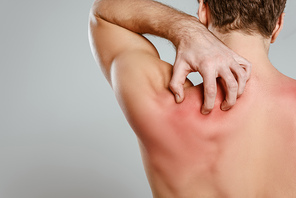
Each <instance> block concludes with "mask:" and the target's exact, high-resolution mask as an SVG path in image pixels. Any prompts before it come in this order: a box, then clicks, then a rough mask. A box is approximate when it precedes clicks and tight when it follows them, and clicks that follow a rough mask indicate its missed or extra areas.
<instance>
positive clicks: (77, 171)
mask: <svg viewBox="0 0 296 198" xmlns="http://www.w3.org/2000/svg"><path fill="white" fill-rule="evenodd" d="M162 2H164V3H166V4H170V5H171V6H173V7H177V8H178V9H180V10H183V11H185V12H187V13H190V14H192V15H196V14H195V13H196V11H197V2H196V1H195V0H162ZM92 3H93V1H92V0H84V1H82V0H77V1H73V0H51V1H45V0H26V1H22V0H1V2H0V25H1V27H0V28H1V31H0V56H1V58H0V91H1V92H0V93H1V95H0V197H1V198H117V197H120V198H151V197H152V195H151V192H150V188H149V184H148V182H147V181H146V176H145V172H144V169H143V166H142V161H141V156H140V152H139V149H138V144H137V139H136V136H135V135H134V134H133V131H132V130H131V129H130V127H129V125H128V124H127V122H126V120H125V118H124V116H123V114H122V113H121V110H120V108H119V106H118V104H117V102H116V100H115V97H114V95H113V92H112V90H111V88H110V87H109V84H108V83H107V81H106V80H105V78H104V77H103V75H102V73H101V71H100V69H99V68H98V66H97V65H96V63H95V61H94V59H93V57H92V54H91V51H90V47H89V43H88V30H87V28H88V14H89V9H90V7H91V5H92ZM295 11H296V3H295V1H293V0H288V4H287V10H286V13H287V15H286V25H285V29H284V30H283V32H282V34H281V35H280V37H279V39H278V41H277V43H276V44H274V45H272V48H271V51H270V58H271V60H272V62H273V64H274V65H275V66H276V67H277V68H278V70H280V71H281V72H282V73H284V74H286V75H288V76H290V77H292V78H296V64H295V57H296V56H295V55H296V53H295V51H296V47H295V45H296V23H295V19H296V14H295V13H296V12H295ZM148 38H149V39H151V40H152V42H153V43H154V44H155V45H156V47H157V48H158V49H159V51H160V54H161V57H162V58H163V59H164V60H166V61H168V62H170V63H173V62H174V59H175V52H174V48H173V47H172V45H171V44H170V43H169V42H168V41H166V40H163V39H158V38H156V37H152V36H148ZM190 78H191V79H193V80H194V81H195V83H199V82H201V79H200V77H199V75H198V74H191V75H190Z"/></svg>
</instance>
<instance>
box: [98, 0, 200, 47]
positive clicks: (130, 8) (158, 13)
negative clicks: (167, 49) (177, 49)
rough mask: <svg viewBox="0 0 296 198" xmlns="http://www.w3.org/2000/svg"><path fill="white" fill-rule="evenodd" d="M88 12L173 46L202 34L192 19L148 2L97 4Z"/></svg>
mask: <svg viewBox="0 0 296 198" xmlns="http://www.w3.org/2000/svg"><path fill="white" fill-rule="evenodd" d="M92 12H93V14H95V15H97V16H99V17H100V18H102V19H104V20H106V21H108V22H111V23H113V24H116V25H119V26H121V27H124V28H126V29H129V30H131V31H133V32H136V33H140V34H145V33H148V34H153V35H156V36H160V37H163V38H166V39H168V40H170V41H171V42H172V43H173V44H174V45H175V46H178V45H179V43H180V42H182V40H187V39H185V37H190V35H195V36H198V35H200V36H202V33H203V32H204V31H205V30H206V28H205V27H204V26H203V25H202V24H201V23H200V22H199V20H198V19H197V18H196V17H193V16H191V15H188V14H186V13H183V12H180V11H177V10H175V9H173V8H170V7H168V6H166V5H163V4H161V3H159V2H155V1H152V0H97V1H95V3H94V5H93V8H92Z"/></svg>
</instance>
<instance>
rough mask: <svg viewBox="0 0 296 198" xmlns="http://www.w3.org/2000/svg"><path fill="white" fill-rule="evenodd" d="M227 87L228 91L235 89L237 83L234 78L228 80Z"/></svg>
mask: <svg viewBox="0 0 296 198" xmlns="http://www.w3.org/2000/svg"><path fill="white" fill-rule="evenodd" d="M227 88H228V89H229V91H237V89H238V84H237V82H236V81H235V80H233V79H232V80H230V81H229V82H228V85H227Z"/></svg>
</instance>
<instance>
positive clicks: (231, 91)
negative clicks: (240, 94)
mask: <svg viewBox="0 0 296 198" xmlns="http://www.w3.org/2000/svg"><path fill="white" fill-rule="evenodd" d="M220 75H221V77H222V79H223V80H224V82H225V85H226V97H225V100H224V101H223V102H222V104H221V110H223V111H227V110H229V109H230V108H231V107H232V106H233V105H234V104H235V103H236V98H237V90H238V83H237V81H236V79H235V77H234V75H233V74H232V72H231V71H230V70H223V71H222V73H221V74H220Z"/></svg>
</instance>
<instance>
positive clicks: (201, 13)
mask: <svg viewBox="0 0 296 198" xmlns="http://www.w3.org/2000/svg"><path fill="white" fill-rule="evenodd" d="M205 2H206V1H205ZM197 14H198V18H199V20H200V22H201V23H202V24H204V25H205V26H206V27H208V17H207V4H206V3H204V1H203V0H200V4H199V8H198V13H197Z"/></svg>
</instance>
